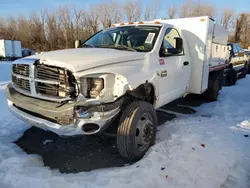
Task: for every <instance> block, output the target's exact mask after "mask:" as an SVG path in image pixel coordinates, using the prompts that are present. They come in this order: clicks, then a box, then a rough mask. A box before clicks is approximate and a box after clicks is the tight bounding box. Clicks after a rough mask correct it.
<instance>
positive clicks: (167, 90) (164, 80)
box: [158, 28, 191, 104]
mask: <svg viewBox="0 0 250 188" xmlns="http://www.w3.org/2000/svg"><path fill="white" fill-rule="evenodd" d="M177 39H178V40H177ZM180 40H181V41H182V38H181V36H180V34H179V32H178V30H177V29H175V28H168V29H166V31H165V34H164V37H163V39H162V46H161V50H160V52H159V72H158V79H159V84H160V87H159V93H160V95H161V97H160V99H159V100H160V103H161V104H166V103H169V102H171V101H173V100H175V99H177V98H180V97H182V96H183V95H184V94H185V93H186V91H187V89H188V85H189V81H190V73H191V65H190V62H189V59H187V56H185V53H184V49H182V50H181V51H176V50H177V46H176V45H178V44H177V41H180Z"/></svg>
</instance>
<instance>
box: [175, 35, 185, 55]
mask: <svg viewBox="0 0 250 188" xmlns="http://www.w3.org/2000/svg"><path fill="white" fill-rule="evenodd" d="M174 40H175V49H176V54H179V53H181V52H182V51H183V40H182V38H180V37H176V38H174Z"/></svg>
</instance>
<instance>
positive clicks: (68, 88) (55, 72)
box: [35, 64, 75, 98]
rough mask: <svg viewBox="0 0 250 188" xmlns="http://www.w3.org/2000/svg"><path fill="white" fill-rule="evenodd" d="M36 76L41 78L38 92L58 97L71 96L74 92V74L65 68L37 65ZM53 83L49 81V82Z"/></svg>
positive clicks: (38, 83)
mask: <svg viewBox="0 0 250 188" xmlns="http://www.w3.org/2000/svg"><path fill="white" fill-rule="evenodd" d="M35 70H36V78H37V79H39V81H38V82H37V86H36V92H37V93H40V94H43V95H49V96H56V97H62V98H63V97H69V96H71V95H72V94H73V92H74V90H75V89H74V84H73V83H72V82H73V79H74V78H73V75H72V74H71V73H70V72H69V71H68V70H67V69H64V68H60V67H55V66H49V65H43V64H39V65H36V68H35ZM50 81H51V82H52V83H47V82H50Z"/></svg>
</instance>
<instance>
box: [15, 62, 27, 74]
mask: <svg viewBox="0 0 250 188" xmlns="http://www.w3.org/2000/svg"><path fill="white" fill-rule="evenodd" d="M12 71H13V73H15V74H18V75H22V76H29V65H25V64H13V66H12Z"/></svg>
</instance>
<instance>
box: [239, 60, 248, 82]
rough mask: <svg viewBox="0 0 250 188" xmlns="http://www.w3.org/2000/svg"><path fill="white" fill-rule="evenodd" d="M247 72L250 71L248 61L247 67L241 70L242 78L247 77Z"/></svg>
mask: <svg viewBox="0 0 250 188" xmlns="http://www.w3.org/2000/svg"><path fill="white" fill-rule="evenodd" d="M247 73H248V66H247V63H246V65H245V67H244V68H243V69H242V70H241V74H240V76H239V78H240V79H241V78H246V75H247Z"/></svg>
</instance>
